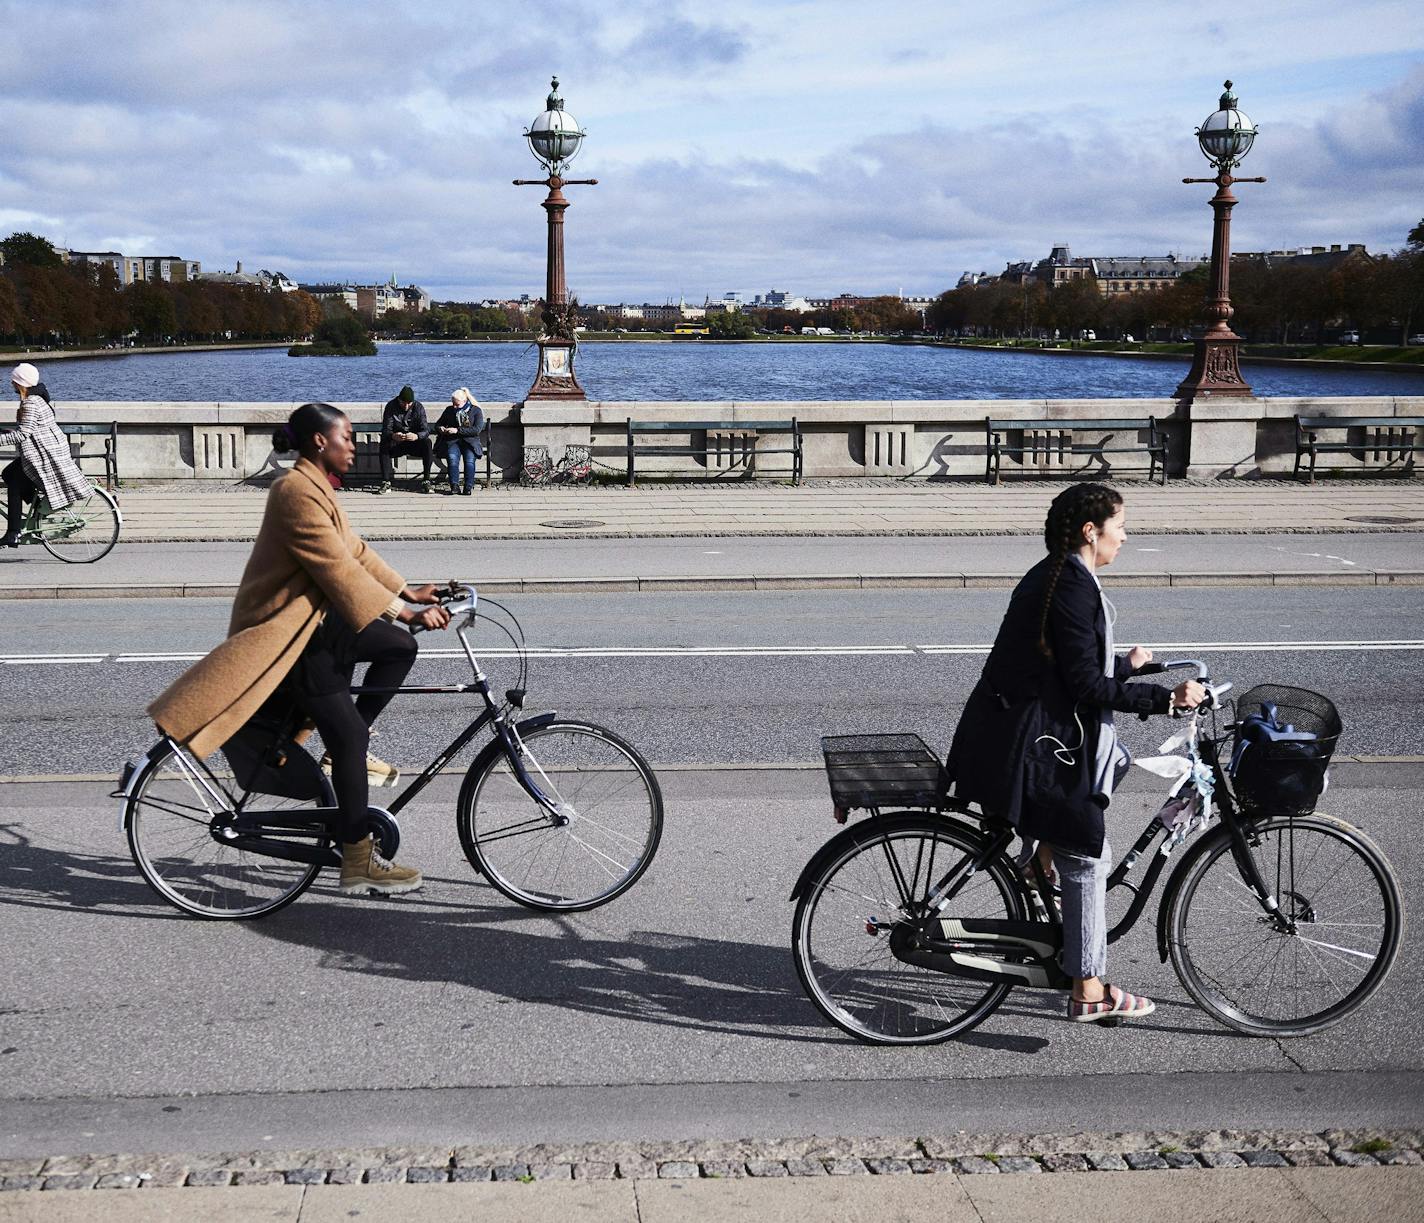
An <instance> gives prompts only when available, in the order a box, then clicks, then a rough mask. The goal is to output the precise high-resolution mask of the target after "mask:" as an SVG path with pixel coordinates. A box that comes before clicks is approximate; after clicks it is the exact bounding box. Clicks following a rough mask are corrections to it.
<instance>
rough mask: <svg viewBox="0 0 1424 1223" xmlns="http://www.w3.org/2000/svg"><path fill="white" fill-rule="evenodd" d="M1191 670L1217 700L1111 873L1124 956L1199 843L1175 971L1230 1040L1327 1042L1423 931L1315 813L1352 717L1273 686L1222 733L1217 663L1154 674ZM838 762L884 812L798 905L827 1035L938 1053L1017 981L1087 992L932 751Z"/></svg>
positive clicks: (858, 831) (1348, 840)
mask: <svg viewBox="0 0 1424 1223" xmlns="http://www.w3.org/2000/svg"><path fill="white" fill-rule="evenodd" d="M1182 667H1195V668H1196V671H1197V677H1198V679H1199V680H1200V681H1201V682H1202V683H1203V684H1204V685H1206V686H1207V689H1208V699H1207V701H1206V702H1204V703H1203V704H1202V705H1201V706H1200V707H1199V708H1198V709H1197V710H1194V711H1193V712H1192V713H1191V714H1190V715H1189V719H1190V720H1189V722H1188V725H1187V727H1186V729H1185V730H1184V731H1183V732H1182V733H1180V734H1178V735H1176V736H1174V737H1173V739H1171V740H1168V742H1167V743H1165V744H1164V745H1163V750H1164V751H1167V750H1175V749H1178V748H1182V749H1185V753H1186V754H1185V759H1183V758H1181V757H1176V756H1172V757H1158V758H1156V759H1155V760H1150V761H1138V762H1137V763H1139V764H1145V765H1147V766H1148V767H1150V768H1152V770H1153V771H1154V772H1161V773H1164V774H1168V775H1170V774H1176V775H1177V779H1176V781H1175V784H1174V785H1173V787H1172V789H1171V792H1170V793H1169V795H1168V797H1167V800H1166V802H1165V803H1164V804H1163V806H1162V808H1161V810H1160V811H1159V812H1158V813H1157V814H1156V815H1155V816H1153V818H1152V820H1151V822H1150V823H1149V824H1148V825H1147V827H1146V828H1145V829H1144V830H1143V832H1142V835H1141V836H1140V837H1138V839H1137V841H1136V843H1135V844H1134V845H1133V847H1132V849H1131V851H1130V852H1129V853H1128V854H1127V855H1126V857H1124V858H1123V860H1122V862H1121V863H1119V864H1118V866H1117V868H1116V869H1115V870H1114V871H1113V873H1112V875H1111V876H1110V877H1109V880H1108V894H1109V897H1111V896H1112V895H1113V893H1114V891H1115V890H1116V889H1126V891H1127V893H1128V894H1129V895H1130V898H1131V899H1130V903H1129V904H1128V908H1127V911H1126V913H1125V914H1124V915H1123V916H1122V918H1121V919H1120V920H1119V921H1118V922H1117V924H1116V925H1115V926H1114V927H1113V928H1112V930H1111V931H1110V932H1109V934H1108V941H1109V942H1115V941H1116V940H1117V939H1119V938H1121V937H1122V936H1123V935H1124V934H1125V933H1126V932H1127V931H1128V930H1130V929H1132V927H1133V926H1134V925H1135V924H1136V923H1137V920H1138V919H1139V917H1141V915H1142V913H1143V911H1144V910H1145V908H1146V906H1147V903H1148V901H1149V899H1150V898H1151V896H1152V892H1153V890H1154V888H1155V887H1156V884H1157V881H1158V879H1159V878H1160V877H1161V875H1162V873H1163V871H1164V870H1165V869H1166V866H1167V864H1168V861H1169V860H1170V859H1171V858H1172V857H1173V855H1174V854H1175V853H1176V851H1177V850H1179V849H1182V848H1183V847H1184V846H1187V843H1188V841H1191V842H1192V843H1191V844H1190V846H1188V847H1187V848H1186V850H1185V852H1184V853H1183V854H1182V856H1181V857H1180V859H1179V860H1178V862H1177V865H1176V869H1175V870H1173V871H1172V873H1171V875H1170V876H1169V877H1168V879H1167V883H1166V888H1165V890H1164V892H1163V895H1162V900H1161V903H1160V905H1159V907H1158V911H1157V923H1156V924H1157V950H1158V953H1159V955H1160V956H1161V958H1162V960H1163V961H1164V962H1165V961H1166V960H1168V959H1170V960H1171V962H1172V967H1173V969H1174V970H1175V971H1176V974H1177V976H1178V978H1179V979H1180V980H1181V983H1182V986H1183V988H1184V989H1185V990H1186V991H1187V993H1188V994H1189V995H1190V996H1191V998H1192V999H1193V1001H1195V1002H1196V1003H1197V1005H1198V1006H1200V1007H1201V1008H1202V1009H1203V1010H1205V1011H1206V1012H1207V1013H1208V1014H1210V1015H1211V1016H1212V1017H1213V1018H1214V1019H1216V1020H1217V1021H1219V1022H1220V1023H1223V1024H1225V1025H1226V1026H1227V1027H1230V1028H1234V1029H1236V1030H1237V1031H1239V1032H1244V1033H1247V1034H1250V1035H1255V1036H1305V1035H1309V1034H1310V1033H1313V1032H1318V1031H1320V1030H1321V1029H1322V1028H1327V1027H1329V1026H1331V1025H1332V1024H1335V1023H1338V1022H1339V1021H1340V1020H1342V1019H1344V1018H1345V1016H1347V1015H1349V1014H1350V1013H1352V1012H1353V1011H1355V1010H1356V1009H1358V1008H1359V1007H1360V1006H1361V1005H1363V1003H1364V1002H1365V1001H1366V1000H1367V999H1368V998H1369V997H1370V996H1371V995H1373V994H1374V993H1375V991H1376V990H1378V989H1379V987H1380V985H1381V984H1382V983H1383V982H1384V979H1385V976H1386V975H1387V974H1388V972H1389V970H1390V966H1391V965H1392V964H1393V963H1394V960H1395V957H1396V955H1397V954H1398V951H1399V946H1400V941H1401V938H1402V935H1403V931H1404V906H1403V902H1402V900H1401V898H1400V892H1399V884H1398V881H1397V880H1396V878H1395V875H1394V871H1393V869H1392V868H1391V866H1390V864H1389V862H1388V861H1387V860H1386V859H1385V857H1384V855H1383V854H1382V853H1381V852H1380V850H1379V849H1378V847H1376V845H1375V844H1374V842H1373V841H1371V840H1370V839H1369V838H1368V837H1367V836H1366V835H1365V834H1364V833H1363V832H1361V831H1360V830H1359V829H1358V828H1355V827H1353V826H1352V825H1350V824H1348V823H1346V822H1345V821H1344V820H1341V819H1338V818H1336V817H1334V816H1330V815H1326V814H1324V813H1321V812H1316V811H1315V803H1316V800H1317V799H1318V798H1319V796H1320V794H1321V793H1322V791H1323V790H1324V787H1325V784H1326V769H1327V767H1328V764H1329V761H1330V756H1331V753H1332V752H1333V751H1334V748H1335V742H1336V739H1337V738H1338V736H1339V734H1340V729H1341V725H1340V719H1339V715H1338V714H1337V713H1336V711H1335V707H1334V706H1333V705H1332V704H1331V703H1330V702H1329V701H1328V700H1326V698H1324V697H1322V696H1320V695H1318V694H1316V693H1313V692H1308V691H1306V690H1305V689H1298V688H1288V687H1284V686H1278V685H1263V686H1261V687H1258V688H1254V689H1252V690H1251V691H1250V692H1248V693H1247V694H1246V695H1245V696H1244V697H1242V698H1241V699H1240V700H1238V701H1237V702H1236V705H1235V716H1234V718H1233V720H1232V721H1231V722H1230V723H1229V724H1226V725H1225V726H1223V727H1220V728H1218V726H1217V716H1216V712H1215V711H1216V710H1218V709H1219V708H1221V705H1222V702H1221V697H1222V695H1223V694H1224V693H1225V692H1226V691H1227V690H1228V689H1230V687H1231V685H1230V684H1229V683H1224V684H1218V685H1212V684H1211V682H1210V680H1209V679H1208V677H1207V668H1206V666H1205V664H1203V663H1201V662H1200V661H1198V660H1196V659H1181V660H1177V661H1174V662H1167V663H1160V664H1159V663H1154V664H1149V665H1148V666H1147V667H1145V668H1143V669H1142V672H1143V673H1152V672H1161V671H1166V670H1172V669H1176V668H1182ZM1258 710H1259V712H1258ZM1208 716H1209V718H1210V722H1209V723H1208V721H1207V718H1208ZM822 747H823V750H824V753H825V759H826V769H827V773H828V775H829V778H830V784H831V793H832V796H833V799H834V802H835V804H836V817H837V819H838V820H840V821H841V822H845V820H846V818H847V816H848V813H849V811H851V810H852V809H858V808H865V809H868V810H869V812H870V819H869V820H867V821H864V822H862V823H860V824H857V825H854V826H852V827H850V828H847V829H846V830H845V831H844V832H842V833H840V834H838V835H837V836H835V837H833V838H832V839H831V840H830V841H829V842H827V844H826V845H824V846H823V847H822V848H821V849H820V851H819V852H817V853H816V854H815V856H814V857H812V859H811V860H810V862H808V863H807V864H806V867H805V868H804V869H803V870H802V872H801V876H800V878H799V879H798V880H797V881H796V886H795V888H794V890H793V892H792V897H791V898H792V899H793V900H794V901H796V902H797V903H796V911H795V917H794V919H793V932H792V942H793V950H794V954H795V959H796V968H797V972H798V973H799V975H800V977H801V983H802V985H803V986H804V988H805V990H806V993H807V994H808V995H809V997H810V999H811V1001H812V1002H813V1003H815V1005H816V1007H817V1008H818V1009H819V1010H820V1012H821V1013H822V1014H823V1015H824V1016H825V1017H826V1018H827V1019H829V1020H830V1021H831V1022H832V1023H833V1024H835V1025H836V1026H837V1027H839V1028H841V1029H843V1030H844V1031H846V1032H849V1033H850V1034H851V1035H852V1036H855V1037H857V1038H858V1039H860V1040H862V1041H866V1042H868V1043H872V1044H906V1045H917V1044H932V1043H935V1042H938V1041H943V1040H947V1039H949V1038H950V1037H953V1036H957V1035H960V1034H962V1033H964V1032H967V1031H969V1030H970V1029H971V1028H973V1027H975V1026H976V1025H977V1024H979V1023H981V1022H983V1020H984V1019H986V1018H987V1017H988V1016H989V1015H991V1014H992V1013H993V1012H994V1010H995V1009H996V1008H997V1007H998V1006H999V1005H1000V1004H1001V1003H1002V1002H1003V1001H1004V999H1005V998H1006V997H1007V996H1008V993H1009V991H1010V990H1011V989H1012V988H1013V987H1014V986H1015V985H1025V986H1030V987H1035V988H1047V989H1060V990H1065V989H1068V988H1070V986H1071V982H1070V980H1069V979H1068V978H1067V977H1066V976H1065V975H1064V973H1063V971H1062V969H1061V968H1060V967H1059V963H1058V955H1059V952H1060V951H1061V949H1062V942H1063V938H1062V935H1063V932H1062V925H1061V921H1060V919H1059V915H1058V912H1057V909H1056V906H1055V904H1054V900H1053V894H1052V888H1051V885H1050V883H1049V881H1048V879H1047V878H1046V877H1045V875H1044V874H1043V871H1042V868H1041V867H1040V866H1038V864H1037V861H1036V858H1035V861H1034V865H1033V867H1032V868H1031V870H1032V873H1033V876H1034V878H1033V882H1032V883H1031V884H1030V883H1029V882H1027V881H1025V878H1024V875H1023V874H1022V873H1021V871H1020V870H1019V869H1018V867H1017V865H1016V863H1015V861H1014V859H1013V858H1012V857H1010V855H1009V854H1008V852H1007V851H1008V848H1009V846H1010V844H1011V843H1012V842H1013V840H1014V838H1015V835H1016V834H1015V832H1014V830H1013V829H1012V828H1011V827H1010V826H1009V825H1008V824H1007V823H1006V822H1004V821H1003V820H999V819H995V818H994V817H993V816H992V815H991V814H989V813H986V812H983V811H979V810H976V809H975V808H973V807H971V806H970V805H969V804H967V803H963V802H960V801H958V800H956V799H955V798H953V797H951V796H949V795H947V793H946V785H945V778H944V771H943V768H942V766H941V764H940V758H939V757H938V756H936V755H935V754H934V753H933V752H931V751H930V749H929V748H928V747H927V746H926V745H925V744H924V742H923V741H922V740H921V739H920V738H919V737H918V736H916V735H866V736H860V737H839V738H837V737H828V738H826V739H823V740H822ZM1172 761H1175V762H1176V764H1175V765H1174V764H1172V763H1171V762H1172ZM1213 817H1219V822H1217V823H1215V826H1213V823H1214V818H1213ZM1198 834H1202V835H1198ZM1149 854H1150V855H1151V856H1150V859H1149V863H1148V866H1147V868H1146V871H1145V873H1144V876H1143V877H1142V879H1141V881H1140V882H1137V883H1133V882H1130V881H1129V876H1130V874H1131V873H1132V871H1133V869H1134V868H1135V867H1136V866H1137V864H1138V863H1139V862H1141V861H1142V860H1143V858H1144V857H1145V856H1147V855H1149Z"/></svg>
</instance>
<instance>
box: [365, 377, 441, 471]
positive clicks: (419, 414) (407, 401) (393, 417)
mask: <svg viewBox="0 0 1424 1223" xmlns="http://www.w3.org/2000/svg"><path fill="white" fill-rule="evenodd" d="M401 455H419V456H420V461H421V464H422V467H423V470H422V471H421V476H420V487H421V491H422V492H427V493H433V492H434V491H435V485H434V484H433V483H432V482H431V479H430V469H431V467H432V466H433V465H434V463H435V441H434V439H433V438H432V437H431V436H430V423H429V421H427V420H426V418H425V405H424V404H423V403H421V402H420V400H418V399H417V398H416V397H415V392H414V391H413V390H411V388H410V387H408V386H403V387H401V389H400V394H399V395H397V396H396V397H395V398H394V399H392V400H391V401H390V403H388V404H386V410H385V412H384V413H383V414H382V416H381V486H380V487H379V488H378V489H376V491H377V492H378V493H388V492H390V491H391V483H392V481H394V480H395V475H396V464H395V461H396V459H397V458H398V457H400V456H401Z"/></svg>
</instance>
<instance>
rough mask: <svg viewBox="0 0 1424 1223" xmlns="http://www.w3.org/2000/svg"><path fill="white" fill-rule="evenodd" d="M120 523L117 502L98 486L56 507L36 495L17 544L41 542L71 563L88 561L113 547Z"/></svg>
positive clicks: (53, 554)
mask: <svg viewBox="0 0 1424 1223" xmlns="http://www.w3.org/2000/svg"><path fill="white" fill-rule="evenodd" d="M123 524H124V516H123V514H122V513H121V512H120V510H119V503H118V501H117V500H115V498H114V495H113V494H112V493H110V492H107V491H105V490H104V489H102V488H95V489H94V491H93V492H91V493H90V494H89V495H88V496H87V497H81V498H80V499H79V500H78V501H73V502H71V503H70V504H69V505H66V506H64V507H63V508H62V509H58V510H54V509H50V507H49V502H47V501H46V500H45V499H44V498H43V497H37V498H36V499H35V500H34V501H33V502H31V503H30V512H29V515H28V516H27V517H26V518H25V525H24V526H23V527H21V528H20V543H22V544H43V545H44V547H45V550H46V551H47V552H48V553H49V554H50V555H51V556H54V557H57V558H58V559H60V560H62V561H67V562H69V563H70V564H72V565H84V564H90V563H92V562H93V561H97V560H98V559H99V558H100V557H101V556H107V555H108V554H109V553H110V552H111V551H112V550H113V547H114V545H115V544H116V543H118V542H119V530H120V528H121V527H122V526H123Z"/></svg>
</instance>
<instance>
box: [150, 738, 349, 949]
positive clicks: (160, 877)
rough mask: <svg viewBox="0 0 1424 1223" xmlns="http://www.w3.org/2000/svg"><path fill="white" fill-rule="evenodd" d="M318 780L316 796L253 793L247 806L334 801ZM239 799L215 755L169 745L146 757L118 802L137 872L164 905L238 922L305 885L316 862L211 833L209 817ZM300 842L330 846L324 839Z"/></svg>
mask: <svg viewBox="0 0 1424 1223" xmlns="http://www.w3.org/2000/svg"><path fill="white" fill-rule="evenodd" d="M321 785H322V786H323V789H324V792H323V794H322V796H321V799H320V801H308V800H300V799H288V798H279V797H277V796H274V795H270V794H253V795H251V796H250V799H249V801H248V803H247V804H246V805H247V807H248V808H251V809H259V810H261V811H263V812H274V813H277V812H281V813H288V814H300V813H301V812H302V811H303V810H304V809H310V808H316V807H332V806H335V804H336V796H335V795H334V794H333V793H332V790H331V786H330V784H329V783H328V782H327V781H326V779H325V777H323V778H322V779H321ZM241 799H242V791H241V789H240V788H238V786H237V785H236V784H235V782H234V781H233V779H232V777H231V775H230V774H229V773H228V772H227V766H226V763H225V762H224V760H223V757H222V756H221V755H220V754H219V753H214V754H213V755H212V756H210V757H208V759H206V760H199V759H197V758H196V757H194V756H192V755H190V754H189V753H187V752H185V751H184V752H180V751H178V750H177V749H175V748H174V747H172V746H171V745H170V746H168V747H167V748H165V749H164V750H163V751H162V752H161V753H157V754H155V755H153V756H150V758H149V761H148V763H147V764H146V765H145V766H144V768H143V773H142V775H141V776H140V777H139V778H138V779H137V781H136V782H135V784H134V786H133V790H132V794H131V796H130V798H129V799H128V801H127V803H126V804H125V806H124V830H125V832H127V834H128V840H129V851H130V852H131V853H132V854H133V859H134V863H135V864H136V865H137V866H138V869H139V872H140V873H141V874H142V875H143V877H144V879H145V880H146V881H147V882H148V885H149V886H150V887H151V888H153V890H154V891H155V892H157V893H158V894H159V895H160V896H162V897H163V899H164V900H166V901H167V902H168V903H169V904H171V905H173V906H175V907H176V908H179V909H181V910H183V912H185V913H191V914H192V915H193V916H195V917H205V918H211V919H214V920H225V921H238V920H244V919H251V918H254V917H265V916H266V915H267V914H269V913H275V912H276V911H277V910H278V909H280V908H282V907H283V906H285V905H289V904H291V903H292V901H294V900H295V899H296V898H297V897H298V896H300V895H301V894H302V893H303V892H305V891H306V890H307V888H309V887H311V885H312V882H313V880H315V879H316V877H317V875H318V874H319V873H320V872H321V867H320V866H319V865H316V864H314V863H309V862H289V861H286V860H285V859H281V858H271V857H267V856H266V855H263V854H256V853H252V852H250V851H248V850H243V849H237V848H234V847H233V846H231V845H226V844H223V843H222V842H221V841H219V840H217V839H215V838H214V837H213V835H212V832H211V831H210V829H211V826H212V823H213V820H214V819H215V818H217V817H219V816H222V815H224V814H226V813H228V812H237V811H240V810H242V802H241ZM304 843H305V844H308V845H314V846H318V847H321V848H328V847H330V846H331V840H330V838H329V837H317V838H310V839H306V840H305V841H304Z"/></svg>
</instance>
